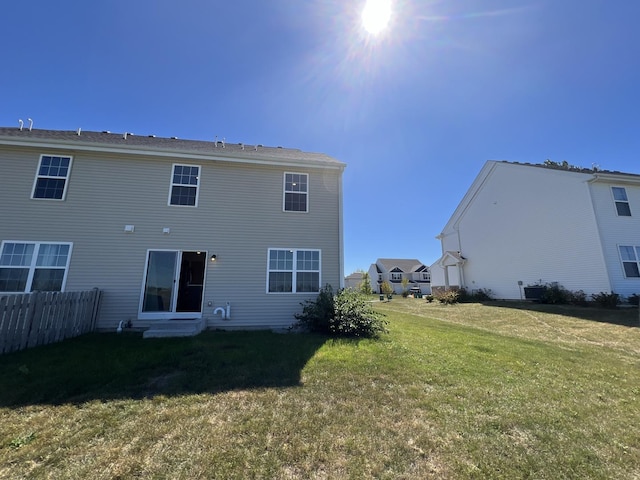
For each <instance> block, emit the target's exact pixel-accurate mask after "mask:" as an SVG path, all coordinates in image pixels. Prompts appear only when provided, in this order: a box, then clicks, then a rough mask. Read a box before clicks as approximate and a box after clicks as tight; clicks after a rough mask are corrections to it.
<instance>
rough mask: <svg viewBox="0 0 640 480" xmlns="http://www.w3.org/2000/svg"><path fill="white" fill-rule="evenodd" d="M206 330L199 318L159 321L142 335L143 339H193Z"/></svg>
mask: <svg viewBox="0 0 640 480" xmlns="http://www.w3.org/2000/svg"><path fill="white" fill-rule="evenodd" d="M203 329H204V321H203V320H202V319H199V318H194V319H189V320H183V319H176V320H159V321H158V322H157V323H156V322H154V323H153V326H151V327H149V328H148V329H147V330H145V331H144V332H143V333H142V338H167V337H193V336H195V335H198V334H199V333H200V332H202V330H203Z"/></svg>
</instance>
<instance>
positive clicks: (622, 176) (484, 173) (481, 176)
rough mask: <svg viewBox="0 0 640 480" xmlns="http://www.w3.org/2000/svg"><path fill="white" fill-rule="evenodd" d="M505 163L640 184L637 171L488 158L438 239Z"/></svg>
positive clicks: (601, 179)
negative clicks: (493, 172) (487, 180)
mask: <svg viewBox="0 0 640 480" xmlns="http://www.w3.org/2000/svg"><path fill="white" fill-rule="evenodd" d="M505 165H508V166H517V167H523V168H536V169H543V170H548V171H549V172H564V173H568V174H574V175H580V176H582V177H583V178H584V179H585V180H586V181H587V182H591V183H593V182H617V183H621V184H624V183H628V184H635V185H640V174H635V173H624V172H618V171H611V170H600V169H598V168H596V167H594V168H581V167H575V166H573V165H569V164H567V163H566V162H565V163H564V164H556V163H553V162H551V163H548V164H534V163H519V162H509V161H506V160H501V161H498V160H488V161H487V162H485V164H484V165H483V167H482V169H481V170H480V172H479V173H478V175H477V176H476V178H475V179H474V180H473V183H472V184H471V186H470V187H469V189H468V190H467V192H466V193H465V195H464V197H462V200H461V201H460V203H459V204H458V206H457V207H456V209H455V210H454V212H453V214H452V215H451V217H450V218H449V221H448V222H447V223H446V225H445V226H444V228H443V229H442V233H440V235H438V236H436V238H437V239H440V238H442V237H441V235H442V234H443V233H444V232H445V231H447V230H449V229H450V228H451V227H452V225H454V224H455V223H456V222H457V221H458V220H459V219H460V218H461V217H462V215H463V214H464V212H465V210H466V209H467V207H468V206H469V205H470V203H471V202H472V201H473V199H474V197H475V196H476V195H477V193H478V192H479V191H480V189H481V188H482V186H483V185H484V182H485V180H486V179H487V177H488V176H489V175H490V174H491V172H492V171H493V170H494V169H496V168H500V167H501V166H505Z"/></svg>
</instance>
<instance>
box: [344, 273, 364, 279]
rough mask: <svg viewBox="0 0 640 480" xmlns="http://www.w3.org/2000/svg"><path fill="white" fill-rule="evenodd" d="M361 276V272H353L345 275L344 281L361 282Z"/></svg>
mask: <svg viewBox="0 0 640 480" xmlns="http://www.w3.org/2000/svg"><path fill="white" fill-rule="evenodd" d="M362 275H364V274H363V273H362V272H353V273H352V274H350V275H347V276H346V277H345V279H346V280H362Z"/></svg>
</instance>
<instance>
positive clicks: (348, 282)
mask: <svg viewBox="0 0 640 480" xmlns="http://www.w3.org/2000/svg"><path fill="white" fill-rule="evenodd" d="M362 279H363V273H362V272H353V273H352V274H350V275H347V276H346V277H344V288H356V289H357V288H359V287H360V285H361V284H362Z"/></svg>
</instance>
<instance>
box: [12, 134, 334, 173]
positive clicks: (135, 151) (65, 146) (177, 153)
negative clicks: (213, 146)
mask: <svg viewBox="0 0 640 480" xmlns="http://www.w3.org/2000/svg"><path fill="white" fill-rule="evenodd" d="M0 145H8V146H15V147H31V148H50V149H62V150H66V151H83V152H99V153H111V154H113V153H117V154H126V155H138V156H140V155H144V156H155V157H165V158H182V159H190V160H208V161H218V162H229V163H243V164H253V165H270V166H283V167H307V168H308V167H319V168H324V169H331V170H344V168H345V164H344V163H341V162H336V164H332V163H328V162H319V161H317V160H309V159H307V160H299V161H295V160H286V161H281V160H279V159H278V158H277V157H276V158H269V157H264V156H260V155H257V156H256V158H248V157H239V156H238V157H235V156H229V157H228V156H221V155H210V154H206V153H187V152H184V151H181V150H152V149H149V148H132V147H126V148H121V147H111V146H99V145H98V146H95V145H88V144H82V143H79V144H70V143H69V142H66V141H59V142H56V141H51V140H48V141H43V142H41V141H38V139H37V138H33V137H31V138H29V139H28V141H24V140H16V139H13V138H12V139H11V140H7V139H3V138H0ZM221 149H222V148H221Z"/></svg>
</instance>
